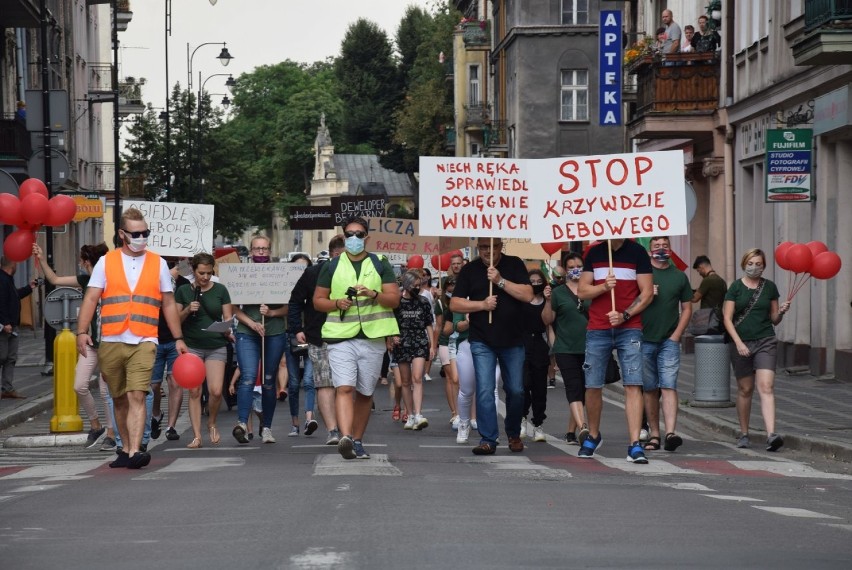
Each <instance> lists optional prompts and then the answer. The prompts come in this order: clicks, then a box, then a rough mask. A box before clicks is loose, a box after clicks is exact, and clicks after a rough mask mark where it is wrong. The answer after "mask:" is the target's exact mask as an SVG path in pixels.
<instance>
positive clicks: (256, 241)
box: [231, 235, 288, 444]
mask: <svg viewBox="0 0 852 570" xmlns="http://www.w3.org/2000/svg"><path fill="white" fill-rule="evenodd" d="M269 246H270V241H269V238H268V237H266V236H264V235H255V236H253V237H252V238H251V243H250V246H249V247H250V250H249V254H250V255H251V260H252V262H253V263H269V261H270V257H269V252H270V249H269ZM287 311H288V307H287V305H267V304H265V303H261V304H259V305H241V306H239V307H234V314H235V315H236V317H237V321H238V324H237V350H236V352H237V364H238V365H239V367H240V381H239V385H238V386H237V425H236V426H234V429H233V430H232V431H231V435H233V436H234V439H236V440H237V441H238V442H239V443H243V444H245V443H248V442H249V439H248V426H247V422H248V417H249V414H250V413H251V407H252V401H253V400H254V385H255V380H256V379H257V371H258V367H259V366H260V364H261V358H263V387H262V390H261V391H262V403H263V424H262V425H261V426H260V439H261V441H262V442H263V443H275V437H274V436H273V435H272V418H273V416H274V415H275V406H276V404H277V403H278V394H279V393H280V392H284V391H285V390H286V382H285V383H284V384H283V385H277V386H276V383H277V381H278V377H279V374H278V368H279V363H280V362H281V358H282V357H283V356H284V350H285V348H286V344H287V342H288V341H287V322H286V317H287ZM261 343H262V345H263V346H262V348H263V349H261ZM285 370H286V368H285ZM282 380H283V378H282ZM285 393H286V392H285Z"/></svg>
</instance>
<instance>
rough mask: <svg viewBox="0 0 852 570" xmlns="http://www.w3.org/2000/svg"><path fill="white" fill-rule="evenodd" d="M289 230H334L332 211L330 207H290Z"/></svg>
mask: <svg viewBox="0 0 852 570" xmlns="http://www.w3.org/2000/svg"><path fill="white" fill-rule="evenodd" d="M289 210H290V212H289V213H290V224H289V225H290V229H291V230H331V229H334V225H335V224H334V211H333V210H332V209H331V206H290V208H289Z"/></svg>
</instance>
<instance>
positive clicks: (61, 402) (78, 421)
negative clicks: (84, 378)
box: [50, 328, 83, 433]
mask: <svg viewBox="0 0 852 570" xmlns="http://www.w3.org/2000/svg"><path fill="white" fill-rule="evenodd" d="M76 367H77V337H75V336H74V333H72V332H71V330H70V329H68V328H64V329H62V332H60V333H59V334H58V335H56V340H54V341H53V417H52V418H51V419H50V431H51V432H54V433H56V432H69V431H82V430H83V418H81V417H80V414H79V413H78V407H77V392H75V391H74V370H75V369H76Z"/></svg>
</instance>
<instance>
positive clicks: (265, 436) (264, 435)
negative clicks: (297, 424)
mask: <svg viewBox="0 0 852 570" xmlns="http://www.w3.org/2000/svg"><path fill="white" fill-rule="evenodd" d="M260 439H261V441H263V443H275V438H274V437H272V430H271V429H269V428H268V427H265V428H263V429H262V430H260Z"/></svg>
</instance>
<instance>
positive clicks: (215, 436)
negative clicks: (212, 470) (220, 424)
mask: <svg viewBox="0 0 852 570" xmlns="http://www.w3.org/2000/svg"><path fill="white" fill-rule="evenodd" d="M207 429H208V430H209V431H210V443H212V444H213V445H219V441H220V440H221V439H222V438H221V436H220V435H219V430H218V429H216V426H207Z"/></svg>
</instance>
